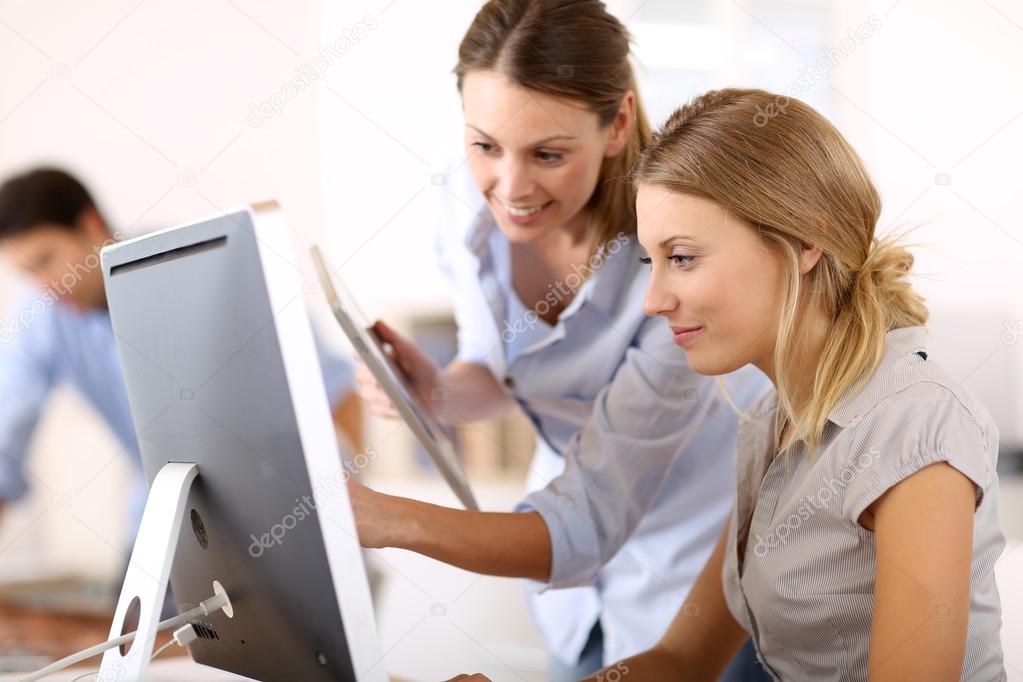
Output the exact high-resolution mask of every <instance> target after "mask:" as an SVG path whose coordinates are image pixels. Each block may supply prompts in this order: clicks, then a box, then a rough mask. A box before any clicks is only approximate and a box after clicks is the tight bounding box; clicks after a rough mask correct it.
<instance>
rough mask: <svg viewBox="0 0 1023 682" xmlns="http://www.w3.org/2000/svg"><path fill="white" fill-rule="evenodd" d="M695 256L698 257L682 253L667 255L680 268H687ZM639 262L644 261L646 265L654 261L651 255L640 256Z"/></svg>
mask: <svg viewBox="0 0 1023 682" xmlns="http://www.w3.org/2000/svg"><path fill="white" fill-rule="evenodd" d="M694 258H696V256H683V255H682V254H675V255H672V256H668V257H667V259H668V260H670V261H672V262H673V263H674V264H675V265H676V266H677V267H680V268H685V267H686V266H687V265H689V264H690V263H692V262H693V259H694ZM639 262H640V263H643V264H644V265H650V264H651V263H653V261H652V260H651V259H650V258H649V257H646V258H640V259H639Z"/></svg>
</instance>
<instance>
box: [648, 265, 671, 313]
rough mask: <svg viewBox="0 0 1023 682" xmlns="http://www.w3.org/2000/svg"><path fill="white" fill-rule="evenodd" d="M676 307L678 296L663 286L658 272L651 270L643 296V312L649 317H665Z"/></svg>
mask: <svg viewBox="0 0 1023 682" xmlns="http://www.w3.org/2000/svg"><path fill="white" fill-rule="evenodd" d="M677 308H678V296H676V295H675V294H674V293H672V292H671V291H670V290H669V289H668V288H667V287H666V286H664V284H663V283H662V282H661V277H659V276H658V273H656V272H652V273H651V274H650V281H649V282H648V283H647V286H646V296H644V297H643V312H644V313H646V314H647V315H649V316H650V317H657V316H661V317H667V316H668V315H670V314H671V313H673V312H674V311H675V310H676V309H677Z"/></svg>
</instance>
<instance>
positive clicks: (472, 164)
mask: <svg viewBox="0 0 1023 682" xmlns="http://www.w3.org/2000/svg"><path fill="white" fill-rule="evenodd" d="M469 172H470V173H472V179H473V180H474V181H475V182H476V187H477V188H479V190H480V191H481V192H486V191H488V190H489V189H490V188H491V187H493V185H494V166H493V162H492V161H490V159H488V158H486V157H485V156H483V155H482V154H478V153H475V152H473V153H470V155H469Z"/></svg>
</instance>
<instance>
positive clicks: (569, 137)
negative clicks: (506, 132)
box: [465, 123, 575, 147]
mask: <svg viewBox="0 0 1023 682" xmlns="http://www.w3.org/2000/svg"><path fill="white" fill-rule="evenodd" d="M465 127H466V128H472V129H473V130H475V131H476V132H477V133H479V134H480V135H483V136H484V137H489V138H490V139H491V140H496V139H497V138H496V137H494V136H493V135H491V134H490V133H488V132H486V131H485V130H480V129H479V128H477V127H476V126H474V125H472V124H471V123H466V124H465ZM574 139H575V136H574V135H551V136H549V137H545V138H543V139H542V140H537V141H536V142H533V143H531V144H529V145H528V146H530V147H539V146H541V145H544V144H547V143H548V142H553V141H554V140H574Z"/></svg>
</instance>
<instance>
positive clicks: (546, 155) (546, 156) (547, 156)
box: [536, 150, 562, 163]
mask: <svg viewBox="0 0 1023 682" xmlns="http://www.w3.org/2000/svg"><path fill="white" fill-rule="evenodd" d="M536 156H537V158H538V159H540V160H541V161H543V162H544V163H553V162H555V161H561V158H562V157H561V154H557V153H555V152H545V151H542V150H541V151H538V152H537V153H536Z"/></svg>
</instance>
